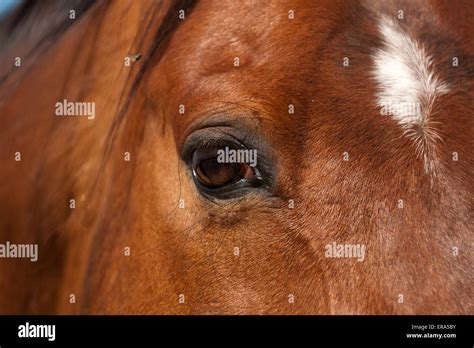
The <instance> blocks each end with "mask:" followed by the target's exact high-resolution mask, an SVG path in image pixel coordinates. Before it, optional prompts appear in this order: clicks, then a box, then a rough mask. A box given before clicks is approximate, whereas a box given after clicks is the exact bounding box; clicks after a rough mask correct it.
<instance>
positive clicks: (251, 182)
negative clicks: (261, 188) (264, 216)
mask: <svg viewBox="0 0 474 348" xmlns="http://www.w3.org/2000/svg"><path fill="white" fill-rule="evenodd" d="M220 151H222V153H220ZM225 151H227V152H225ZM225 151H224V149H220V148H201V149H197V150H195V151H194V153H193V157H192V172H193V177H194V180H195V182H196V185H197V187H198V189H200V191H202V192H203V193H205V194H207V195H211V196H215V197H216V198H231V196H233V195H232V192H233V191H238V190H239V189H242V188H246V187H247V188H248V187H255V186H257V185H258V183H259V182H260V180H261V178H260V174H259V171H258V169H257V167H256V164H255V162H256V155H255V159H254V158H253V157H252V160H254V161H255V162H253V163H252V162H250V161H242V160H239V161H237V160H235V158H232V157H231V158H229V156H227V157H226V156H225V154H226V153H227V154H228V153H229V152H232V151H238V150H236V149H229V148H227V149H226V150H225ZM246 151H249V150H246ZM223 193H225V195H224V196H226V197H222V196H223Z"/></svg>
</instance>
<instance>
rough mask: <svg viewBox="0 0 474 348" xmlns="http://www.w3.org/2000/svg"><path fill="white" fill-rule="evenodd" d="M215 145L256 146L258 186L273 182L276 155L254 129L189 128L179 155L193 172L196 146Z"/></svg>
mask: <svg viewBox="0 0 474 348" xmlns="http://www.w3.org/2000/svg"><path fill="white" fill-rule="evenodd" d="M216 146H217V147H225V146H229V147H233V148H236V149H237V148H245V149H255V150H257V154H258V155H257V156H258V161H257V166H256V167H253V169H255V173H256V176H257V177H258V182H259V186H258V187H257V189H260V190H267V191H271V190H272V188H273V187H274V184H275V169H276V166H275V164H276V158H275V157H274V156H273V152H272V149H271V147H270V146H269V145H268V144H267V143H266V142H265V141H264V139H263V138H262V135H261V134H259V132H258V131H257V130H255V129H247V128H243V129H239V128H235V127H231V126H228V125H223V126H222V125H214V126H209V127H205V128H200V129H197V130H195V131H193V132H191V133H190V134H189V135H188V136H187V138H186V140H185V141H184V143H183V145H182V149H181V159H182V160H183V161H184V162H185V163H186V165H187V167H188V168H189V171H190V173H192V160H193V154H194V152H195V151H196V149H202V148H206V147H216ZM193 177H194V176H193ZM255 189H256V188H255V187H247V188H242V189H239V190H240V191H243V190H255ZM225 195H227V194H225ZM225 195H224V196H225ZM208 196H210V195H208ZM208 198H211V197H208ZM226 198H232V197H231V195H229V197H224V198H217V199H226Z"/></svg>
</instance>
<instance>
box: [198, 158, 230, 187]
mask: <svg viewBox="0 0 474 348" xmlns="http://www.w3.org/2000/svg"><path fill="white" fill-rule="evenodd" d="M195 173H196V177H197V179H198V180H199V181H200V182H201V183H202V184H203V185H206V186H221V185H225V184H227V183H230V182H233V181H234V179H235V178H236V176H238V174H239V168H238V167H237V165H236V164H233V163H218V162H217V158H216V157H214V158H210V159H207V160H204V161H201V162H200V163H199V164H198V165H197V167H196V169H195Z"/></svg>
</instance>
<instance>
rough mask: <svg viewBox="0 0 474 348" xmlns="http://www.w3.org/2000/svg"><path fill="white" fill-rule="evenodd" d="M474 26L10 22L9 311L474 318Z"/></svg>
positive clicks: (75, 10)
mask: <svg viewBox="0 0 474 348" xmlns="http://www.w3.org/2000/svg"><path fill="white" fill-rule="evenodd" d="M473 19H474V6H472V3H470V2H468V1H461V0H455V1H449V2H448V1H444V0H430V1H423V0H416V1H403V0H386V1H379V2H372V1H364V0H360V1H355V0H349V1H346V0H331V1H328V0H327V1H326V0H318V1H310V0H296V1H291V2H288V1H284V0H281V1H280V0H275V1H271V2H261V1H214V0H202V1H192V0H184V1H173V0H141V1H131V0H120V1H117V0H109V1H107V0H98V1H91V0H85V1H77V0H68V1H33V0H29V1H25V2H23V3H22V4H21V5H19V7H18V8H16V9H14V10H13V11H12V13H11V14H9V15H8V16H6V17H5V18H4V19H3V21H2V22H1V25H0V37H1V42H2V47H1V49H0V59H1V62H2V64H1V66H2V68H1V71H0V74H1V75H0V76H1V78H0V134H1V137H0V144H1V146H0V151H1V168H2V170H1V173H0V176H1V182H2V185H1V188H0V197H1V200H0V202H1V203H0V216H1V219H0V221H1V222H0V224H1V225H0V226H1V228H0V237H1V238H0V246H2V248H0V256H1V257H0V273H1V274H2V276H1V277H0V293H1V295H0V313H2V314H375V315H378V314H473V313H474V311H473V296H472V295H473V294H472V288H473V286H472V285H473V279H474V277H473V276H474V273H473V267H472V261H473V259H472V245H473V234H472V197H473V180H472V170H473V162H472V157H471V152H472V139H473V136H472V119H473V100H474V99H473V86H474V85H473V81H474V58H473V57H474V56H473V55H474V45H473V42H472V37H473V28H474V21H473ZM34 246H35V247H37V255H36V256H35V255H33V252H34V250H36V249H34V248H33V247H34ZM30 247H31V248H30ZM28 256H30V257H29V258H28ZM35 258H36V259H35Z"/></svg>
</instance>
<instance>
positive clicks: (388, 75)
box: [373, 17, 448, 129]
mask: <svg viewBox="0 0 474 348" xmlns="http://www.w3.org/2000/svg"><path fill="white" fill-rule="evenodd" d="M379 30H380V32H381V34H382V39H383V43H384V44H383V47H382V48H381V49H378V50H377V52H376V53H375V55H374V57H373V59H374V63H375V70H374V72H373V75H374V77H375V79H376V81H377V83H378V87H379V90H378V92H377V105H378V106H379V107H381V111H382V113H383V114H387V115H390V116H392V117H393V118H394V119H395V120H396V121H397V122H398V123H399V124H400V125H401V126H402V127H404V128H405V129H410V128H411V127H412V126H420V127H421V129H425V126H426V125H427V122H428V118H429V116H430V114H431V111H432V107H433V102H434V100H435V98H436V97H437V96H438V95H440V94H443V93H446V92H448V87H447V85H446V84H445V83H444V82H442V81H441V80H440V79H438V78H437V77H436V75H435V73H434V71H433V62H432V58H431V57H430V56H429V55H428V54H427V53H426V51H425V48H424V47H423V46H422V45H420V44H419V43H418V42H417V41H416V40H415V39H414V38H411V37H410V36H409V35H408V34H407V33H405V32H404V31H403V30H402V29H401V28H400V27H399V26H398V24H397V23H395V22H393V21H392V20H391V19H390V18H388V17H382V19H381V20H380V22H379Z"/></svg>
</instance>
